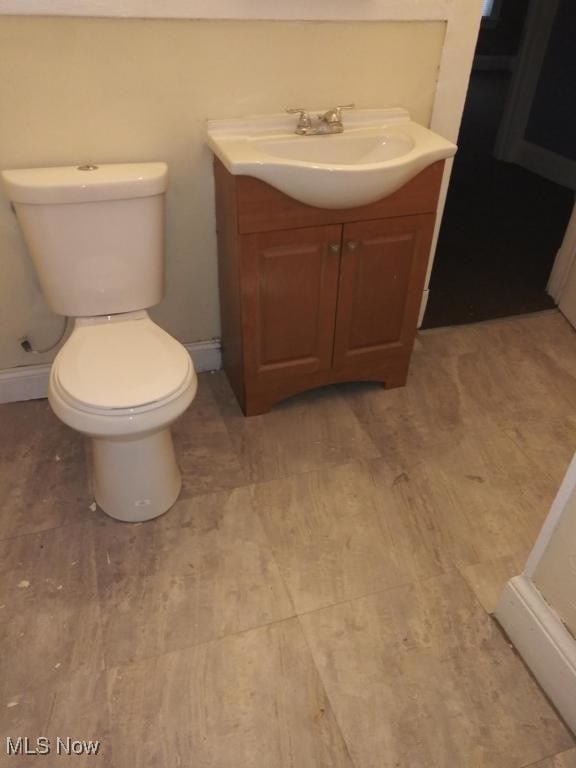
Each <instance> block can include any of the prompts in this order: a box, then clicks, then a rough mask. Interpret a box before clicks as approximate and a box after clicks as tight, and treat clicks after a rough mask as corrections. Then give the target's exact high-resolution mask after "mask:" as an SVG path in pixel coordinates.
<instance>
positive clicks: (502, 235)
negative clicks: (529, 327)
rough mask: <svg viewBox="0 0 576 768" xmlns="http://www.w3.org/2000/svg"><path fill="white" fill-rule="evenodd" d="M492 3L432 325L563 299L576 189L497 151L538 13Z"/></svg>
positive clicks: (447, 217) (448, 215)
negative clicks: (555, 287) (557, 282)
mask: <svg viewBox="0 0 576 768" xmlns="http://www.w3.org/2000/svg"><path fill="white" fill-rule="evenodd" d="M485 7H486V10H485V12H486V14H487V15H486V16H485V17H484V19H483V22H482V27H481V30H480V35H479V38H478V43H477V46H476V53H475V59H474V67H473V70H472V74H471V78H470V85H469V89H468V94H467V98H466V104H465V107H464V114H463V119H462V125H461V129H460V135H459V140H458V144H459V150H458V153H457V155H456V157H455V161H454V167H453V171H452V179H451V183H450V187H449V190H448V195H447V199H446V208H445V212H444V218H443V222H442V226H441V229H440V234H439V239H438V246H437V250H436V258H435V263H434V269H433V272H432V278H431V282H430V297H429V302H428V307H427V311H426V315H425V317H424V322H423V327H424V328H431V327H437V326H444V325H458V324H463V323H470V322H477V321H480V320H488V319H493V318H497V317H505V316H509V315H516V314H524V313H528V312H536V311H541V310H544V309H550V308H553V307H554V306H555V302H554V300H553V299H552V298H551V297H550V296H549V294H548V293H547V292H546V285H547V282H548V278H549V275H550V271H551V269H552V266H553V263H554V260H555V258H556V254H557V252H558V249H559V248H560V245H561V243H562V239H563V237H564V233H565V231H566V227H567V224H568V221H569V218H570V214H571V212H572V208H573V206H574V190H573V189H571V188H570V187H568V186H565V185H563V184H559V183H556V181H554V180H552V179H551V178H545V176H544V175H542V174H541V173H536V172H534V171H533V170H528V168H527V167H523V165H521V164H519V163H518V162H506V161H504V160H500V159H497V158H496V156H495V148H496V146H497V144H502V135H501V134H502V129H501V125H502V122H503V117H504V118H506V117H508V119H509V117H510V115H509V113H510V101H509V99H510V97H511V88H510V86H511V83H512V78H513V73H514V70H515V68H516V67H518V66H525V62H526V55H525V54H526V51H525V48H526V41H525V40H524V46H523V48H522V45H523V39H524V33H525V29H526V25H527V23H528V24H532V26H534V20H533V19H531V18H530V17H529V14H528V13H527V11H528V8H529V3H527V2H526V0H500V2H498V0H494V1H493V3H490V2H486V3H485ZM533 10H534V9H533V8H532V9H531V11H532V12H533ZM540 26H541V25H540ZM550 40H551V38H550V39H547V41H546V44H547V45H548V44H549V42H550ZM521 49H522V51H521ZM521 52H522V53H523V55H520V53H521ZM543 55H544V54H543ZM533 59H534V57H532V58H531V61H532V62H533ZM523 62H524V63H523ZM517 82H518V75H517V76H516V81H515V83H516V84H517ZM532 88H533V89H534V88H535V84H534V85H533V86H532ZM513 90H514V89H513ZM516 90H517V88H516ZM507 113H508V114H507ZM500 154H501V153H500ZM508 159H510V158H508Z"/></svg>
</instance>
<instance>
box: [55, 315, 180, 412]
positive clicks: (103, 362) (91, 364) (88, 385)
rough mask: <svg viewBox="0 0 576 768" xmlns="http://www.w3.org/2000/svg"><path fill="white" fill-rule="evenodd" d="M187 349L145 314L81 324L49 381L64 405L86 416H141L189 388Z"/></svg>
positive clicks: (92, 320) (59, 355)
mask: <svg viewBox="0 0 576 768" xmlns="http://www.w3.org/2000/svg"><path fill="white" fill-rule="evenodd" d="M192 372H193V366H192V360H191V359H190V355H189V354H188V352H187V351H186V349H185V348H184V347H183V346H182V344H180V342H178V341H176V339H174V338H172V336H170V335H169V334H168V333H166V332H165V331H163V330H162V328H160V327H159V326H158V325H156V323H154V322H152V320H150V318H149V317H148V315H147V313H146V312H144V311H141V312H134V313H129V314H127V315H120V316H118V315H115V316H111V317H102V318H80V319H78V320H77V321H76V325H75V327H74V330H73V332H72V334H71V336H70V338H69V339H68V341H67V342H66V343H65V344H64V346H63V347H62V349H61V350H60V352H59V353H58V355H57V357H56V359H55V361H54V363H53V366H52V378H53V381H54V384H55V385H56V387H57V389H58V391H59V393H60V395H61V396H62V397H63V398H65V400H66V401H67V402H68V403H69V405H71V406H73V407H75V408H77V409H79V410H81V411H84V412H88V413H95V414H107V415H110V416H113V415H117V416H120V415H123V414H125V413H134V412H135V411H136V412H144V411H147V410H150V409H154V408H157V407H158V406H160V405H164V404H166V403H168V402H170V400H172V399H174V398H177V397H179V396H180V394H181V393H182V391H183V389H185V388H186V387H187V386H188V385H189V382H190V376H191V373H192Z"/></svg>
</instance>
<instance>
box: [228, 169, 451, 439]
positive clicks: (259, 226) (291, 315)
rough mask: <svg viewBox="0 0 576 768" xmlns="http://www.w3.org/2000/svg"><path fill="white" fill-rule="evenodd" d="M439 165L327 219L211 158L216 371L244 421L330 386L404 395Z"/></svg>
mask: <svg viewBox="0 0 576 768" xmlns="http://www.w3.org/2000/svg"><path fill="white" fill-rule="evenodd" d="M443 166H444V161H443V160H441V161H439V162H436V163H434V164H433V165H430V166H429V167H428V168H426V169H425V170H424V171H422V172H421V173H419V174H418V175H417V176H416V177H415V178H413V179H412V180H411V181H410V182H408V183H407V184H406V185H405V186H404V187H402V188H401V189H399V190H398V191H396V192H395V193H393V194H391V195H389V196H388V197H385V198H383V199H382V200H379V201H378V202H376V203H372V204H371V205H366V206H363V207H360V208H350V209H337V210H334V209H322V208H314V207H311V206H308V205H305V204H303V203H300V202H298V201H296V200H293V199H292V198H290V197H287V196H286V195H285V194H283V193H282V192H279V191H278V190H276V189H275V188H273V187H271V186H270V185H268V184H266V183H265V182H263V181H260V180H258V179H255V178H252V177H250V176H235V175H232V174H231V173H229V172H228V171H227V170H226V168H225V167H224V166H223V165H222V163H221V162H220V160H218V159H217V158H215V160H214V173H215V186H216V211H217V226H218V268H219V284H220V307H221V310H220V311H221V321H222V354H223V363H224V368H225V370H226V373H227V375H228V378H229V380H230V383H231V385H232V388H233V390H234V392H235V394H236V397H237V398H238V401H239V402H240V405H241V406H242V409H243V411H244V413H245V414H246V415H247V416H252V415H255V414H259V413H264V412H266V411H268V410H269V409H270V408H271V406H272V405H273V404H274V403H276V402H278V401H280V400H283V399H285V398H287V397H289V396H290V395H294V394H296V393H297V392H301V391H303V390H306V389H310V388H312V387H318V386H322V385H325V384H332V383H335V382H341V381H380V382H382V383H383V384H384V386H385V387H387V388H390V387H399V386H402V385H403V384H405V382H406V377H407V373H408V366H409V362H410V354H411V352H412V346H413V343H414V337H415V335H416V325H417V322H418V312H419V309H420V302H421V298H422V291H423V288H424V281H425V277H426V267H427V264H428V258H429V254H430V247H431V242H432V232H433V228H434V219H435V212H436V206H437V202H438V193H439V189H440V182H441V179H442V171H443ZM295 428H297V425H295Z"/></svg>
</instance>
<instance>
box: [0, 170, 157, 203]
mask: <svg viewBox="0 0 576 768" xmlns="http://www.w3.org/2000/svg"><path fill="white" fill-rule="evenodd" d="M2 179H3V181H4V185H5V187H6V191H7V193H8V197H9V198H10V200H12V202H14V203H29V204H37V205H46V204H50V203H84V202H94V201H97V200H123V199H131V198H136V197H149V196H151V195H159V194H162V193H163V192H165V191H166V187H167V185H168V166H167V165H166V163H115V164H107V165H90V164H88V165H85V166H59V167H54V168H22V169H17V170H11V171H10V170H9V171H2Z"/></svg>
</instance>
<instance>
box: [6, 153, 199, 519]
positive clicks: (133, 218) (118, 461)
mask: <svg viewBox="0 0 576 768" xmlns="http://www.w3.org/2000/svg"><path fill="white" fill-rule="evenodd" d="M2 178H3V180H4V184H5V186H6V189H7V192H8V197H9V199H10V200H11V201H12V204H13V207H14V209H15V211H16V215H17V217H18V221H19V223H20V226H21V228H22V231H23V233H24V237H25V240H26V243H27V245H28V248H29V251H30V253H31V256H32V259H33V261H34V265H35V267H36V271H37V273H38V277H39V280H40V283H41V286H42V290H43V293H44V296H45V298H46V300H47V302H48V304H49V306H50V308H51V309H52V310H53V311H54V312H56V313H58V314H61V315H66V316H68V317H70V318H73V320H74V323H73V329H72V332H71V334H70V336H69V337H68V339H67V340H66V342H65V343H64V345H63V346H62V347H61V349H60V351H59V352H58V355H57V356H56V358H55V360H54V362H53V364H52V367H51V370H50V382H49V388H48V399H49V402H50V405H51V407H52V409H53V411H54V413H55V414H56V415H57V416H58V417H59V418H60V419H61V420H62V421H63V422H64V423H65V424H67V425H68V426H70V427H72V429H75V430H77V431H78V432H81V433H83V434H84V435H87V436H88V437H90V438H91V455H92V463H93V465H92V470H93V472H92V479H93V487H94V496H95V499H96V502H97V503H98V505H99V507H100V508H101V509H102V510H103V511H104V512H106V513H107V514H108V515H110V516H111V517H114V518H116V519H117V520H124V521H129V522H141V521H144V520H150V519H151V518H154V517H157V516H158V515H161V514H163V513H164V512H166V511H167V510H168V509H170V507H171V506H172V505H173V504H174V502H175V501H176V499H177V498H178V495H179V493H180V488H181V483H182V481H181V476H180V471H179V469H178V465H177V462H176V457H175V453H174V446H173V442H172V435H171V432H170V425H171V424H172V423H173V422H174V421H175V420H176V419H178V417H179V416H181V415H182V413H183V412H184V411H185V410H186V408H188V406H189V405H190V403H191V402H192V400H193V399H194V396H195V394H196V389H197V379H196V373H195V371H194V366H193V363H192V360H191V358H190V355H189V354H188V352H187V351H186V349H185V348H184V347H183V346H182V344H180V342H178V341H176V339H174V338H172V336H170V335H169V334H168V333H166V331H164V330H162V328H160V327H159V326H158V325H156V323H154V322H153V321H152V320H151V319H150V317H149V316H148V312H147V309H148V308H149V307H152V306H153V305H155V304H157V303H158V302H159V301H160V300H161V298H162V295H163V262H164V197H165V192H166V188H167V166H166V164H165V163H130V164H114V165H100V166H95V165H85V166H79V167H58V168H29V169H23V170H11V171H4V172H2Z"/></svg>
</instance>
